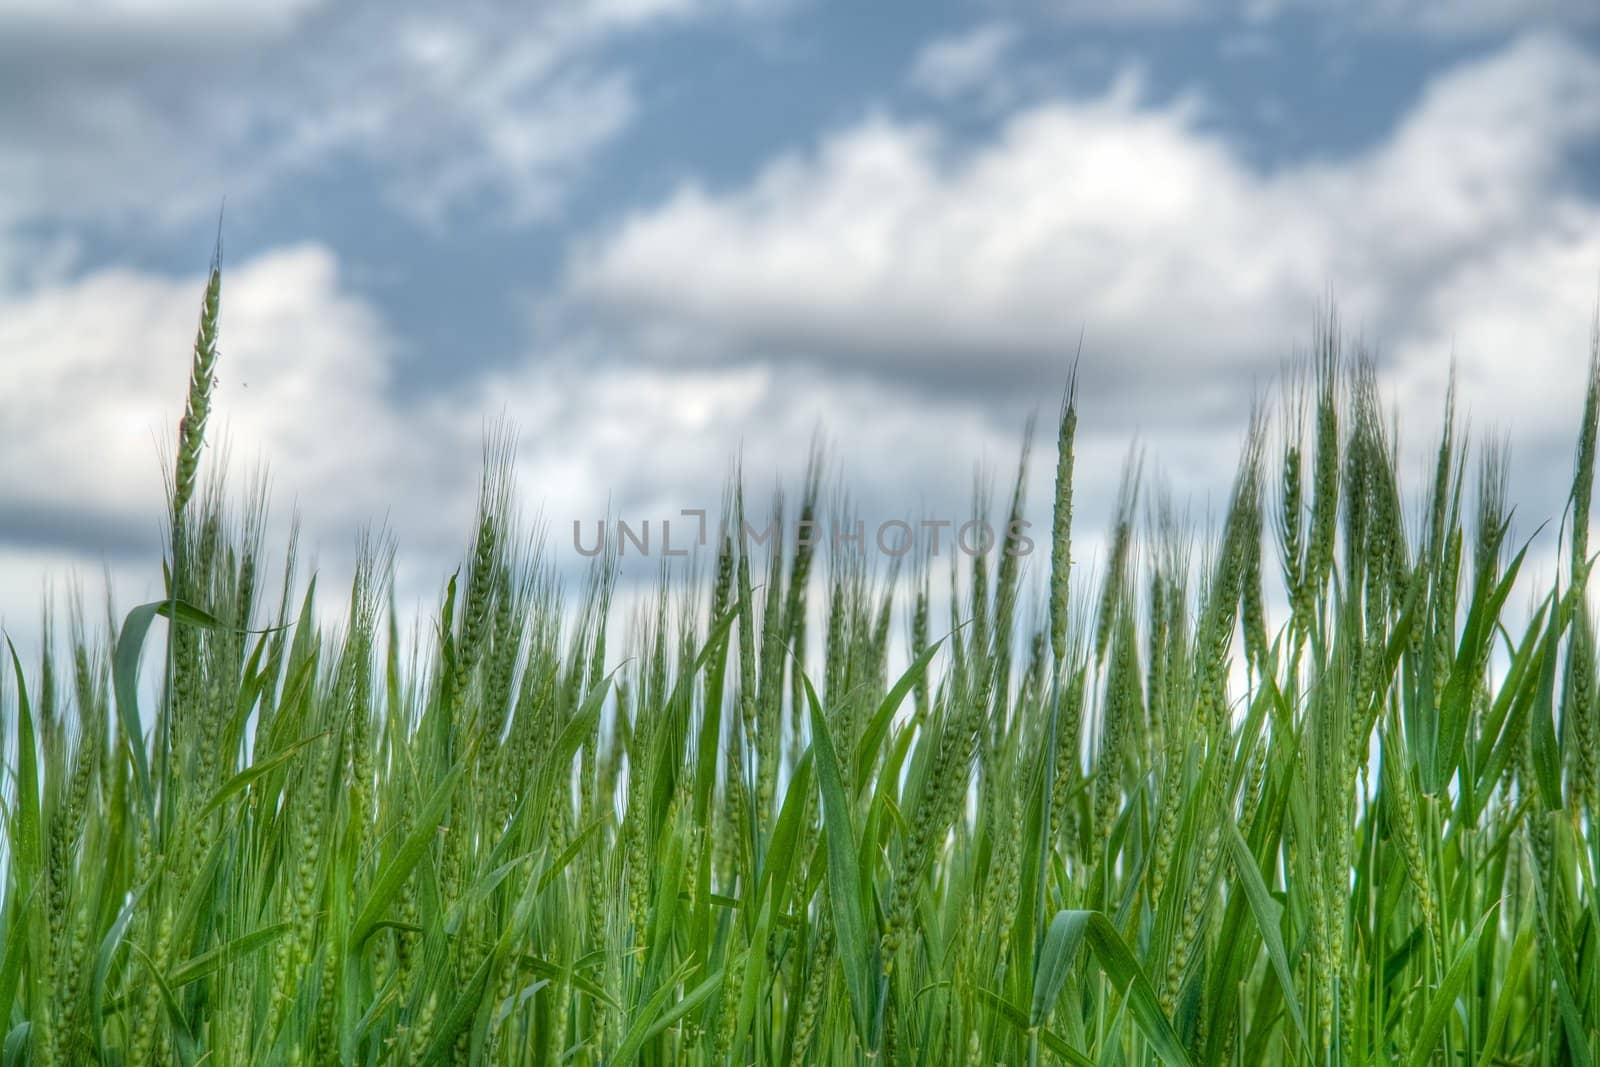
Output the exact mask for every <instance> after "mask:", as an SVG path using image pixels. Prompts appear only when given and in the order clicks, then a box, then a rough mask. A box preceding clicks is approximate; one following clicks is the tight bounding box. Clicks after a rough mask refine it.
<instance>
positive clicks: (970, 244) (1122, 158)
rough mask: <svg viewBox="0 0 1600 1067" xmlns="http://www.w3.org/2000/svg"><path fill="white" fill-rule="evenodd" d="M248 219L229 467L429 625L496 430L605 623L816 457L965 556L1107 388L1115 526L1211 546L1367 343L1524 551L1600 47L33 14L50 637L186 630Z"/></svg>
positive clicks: (1338, 12)
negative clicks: (1443, 433)
mask: <svg viewBox="0 0 1600 1067" xmlns="http://www.w3.org/2000/svg"><path fill="white" fill-rule="evenodd" d="M1108 12H1114V14H1108ZM224 199H225V200H226V215H225V221H224V227H223V236H224V240H225V280H224V293H223V344H222V353H223V354H222V366H221V371H220V380H219V393H218V400H217V404H218V408H217V410H218V412H219V417H218V420H217V421H216V422H215V423H214V424H213V426H214V428H213V431H212V434H211V437H212V440H213V441H214V442H218V443H220V442H223V441H225V442H226V443H227V444H228V446H229V449H230V452H231V456H232V460H233V462H234V464H235V465H236V467H237V468H238V469H240V470H248V469H250V468H251V467H253V466H254V465H255V464H256V463H258V462H261V463H264V464H266V466H267V467H268V469H269V471H270V474H271V478H272V501H273V507H274V515H275V516H277V518H276V520H275V521H276V522H278V523H279V524H280V526H279V528H280V529H281V524H282V523H284V522H286V521H287V516H288V514H289V512H290V511H291V509H293V508H298V509H299V512H300V514H301V518H302V524H303V529H304V533H305V537H306V541H307V542H308V548H309V549H311V550H314V551H315V552H316V554H317V556H318V558H319V560H321V561H322V562H323V563H324V565H325V566H326V567H327V568H329V569H333V570H338V569H339V568H340V567H341V566H344V565H346V564H347V562H348V558H349V555H350V551H351V549H352V547H353V546H354V544H355V542H356V537H357V533H358V531H359V529H360V528H361V527H362V525H363V524H367V523H382V524H386V526H387V528H388V529H389V530H391V531H392V532H393V534H394V535H395V538H396V540H397V541H398V543H399V548H400V560H401V571H400V577H401V588H402V593H403V595H404V596H407V597H411V598H421V597H426V596H428V595H431V593H432V591H433V590H434V589H436V588H437V583H438V582H439V580H440V579H441V577H442V575H443V574H444V573H445V571H446V570H447V566H448V562H449V561H450V560H451V559H452V558H453V557H454V556H455V554H456V553H458V552H459V551H460V549H461V547H462V546H463V544H464V542H465V539H466V535H467V532H468V529H469V526H470V521H471V511H472V497H473V494H474V492H475V489H476V471H477V467H478V459H479V453H480V446H481V440H482V435H483V432H484V428H485V426H486V425H487V424H489V423H490V422H491V421H492V420H493V419H495V418H496V417H497V416H499V415H501V414H504V415H505V416H507V417H508V418H509V419H510V420H511V421H512V422H513V423H514V424H515V425H516V427H517V428H518V430H519V431H520V452H519V454H520V466H519V471H520V480H521V484H522V497H523V502H524V504H525V506H526V508H527V510H528V511H529V512H530V513H533V512H538V513H541V514H542V515H543V516H544V518H545V520H546V521H547V522H548V523H549V525H550V528H551V538H550V540H551V543H552V546H553V550H554V551H555V553H556V555H557V557H558V559H559V560H560V561H561V562H562V563H563V565H564V566H568V567H569V569H571V570H573V571H574V572H576V570H577V569H578V566H579V564H580V563H581V562H582V561H581V560H580V559H579V558H578V557H577V554H576V553H575V552H574V551H573V549H572V545H571V537H570V527H571V522H572V520H573V519H576V518H583V519H592V518H596V517H599V516H600V515H601V514H603V513H605V512H606V511H607V509H608V508H609V509H610V511H611V513H612V514H613V515H616V516H623V517H628V518H632V519H635V520H640V519H646V518H657V517H660V516H670V515H672V514H674V513H675V512H676V511H677V510H678V509H680V508H694V507H708V508H711V509H712V510H713V511H714V510H715V508H716V506H717V504H718V500H719V498H720V488H721V485H722V481H723V478H724V476H725V474H726V472H727V470H728V468H729V464H730V460H731V459H732V457H733V456H734V455H735V454H736V453H738V452H739V451H740V450H741V449H742V453H743V457H744V467H745V470H746V472H747V475H748V476H749V477H750V479H751V481H752V482H753V483H754V484H755V485H757V486H765V485H770V484H771V483H772V482H773V481H775V480H776V479H778V478H780V477H783V478H786V479H788V481H789V482H790V484H791V485H792V484H793V481H794V478H795V476H796V474H797V472H798V471H799V469H800V468H801V466H802V465H803V462H804V458H805V453H806V450H807V446H808V443H809V441H810V439H811V437H812V434H813V432H814V431H815V430H817V429H818V428H819V427H820V428H821V430H822V431H823V433H824V434H825V436H826V439H827V441H828V442H829V444H830V456H831V457H832V459H833V461H834V463H835V464H836V465H837V466H838V467H839V468H841V469H842V473H843V478H844V481H845V482H846V483H847V484H848V485H849V486H850V487H851V489H852V493H853V499H854V500H855V501H856V502H857V503H858V505H859V506H860V507H861V509H862V510H863V512H865V513H867V514H869V515H873V516H895V515H905V514H935V513H941V512H944V511H949V510H954V509H958V508H959V507H960V505H961V504H962V503H963V502H964V501H965V499H966V498H967V496H968V494H969V491H970V486H971V481H972V476H973V471H974V468H975V465H977V464H980V463H981V464H987V465H988V466H989V467H990V468H992V469H994V470H996V471H997V472H999V476H1000V478H1001V480H1002V481H1003V480H1004V478H1005V477H1006V472H1007V470H1008V469H1009V468H1010V467H1011V466H1012V465H1013V464H1014V462H1015V456H1016V453H1017V449H1018V446H1019V444H1020V434H1021V428H1022V425H1023V422H1024V420H1025V419H1026V417H1027V415H1028V414H1029V413H1030V412H1033V411H1037V412H1039V413H1040V414H1041V416H1042V417H1043V421H1044V422H1045V423H1048V422H1049V421H1050V420H1051V419H1052V418H1053V417H1054V415H1055V412H1056V406H1057V403H1058V401H1059V397H1060V392H1061V389H1062V385H1063V383H1064V381H1065V377H1066V373H1067V370H1068V367H1069V366H1070V364H1071V361H1072V356H1073V353H1074V351H1075V350H1076V349H1077V346H1078V343H1079V339H1080V337H1081V338H1082V362H1081V369H1080V376H1079V377H1080V397H1081V401H1082V410H1083V415H1082V431H1081V432H1082V441H1083V447H1082V450H1081V454H1080V455H1081V458H1080V477H1081V481H1082V499H1083V500H1084V501H1085V502H1086V503H1085V506H1084V509H1083V512H1082V513H1083V515H1084V522H1085V524H1086V526H1089V527H1093V528H1098V527H1099V526H1100V525H1103V522H1104V519H1105V514H1104V505H1105V502H1106V501H1107V500H1108V499H1109V497H1110V495H1111V494H1112V492H1113V490H1114V486H1115V481H1116V478H1117V473H1118V469H1119V467H1120V465H1121V458H1122V456H1123V454H1124V453H1125V451H1126V450H1127V448H1128V447H1129V444H1130V442H1132V441H1134V440H1136V439H1137V440H1138V441H1140V442H1142V443H1143V444H1144V445H1145V446H1146V447H1147V449H1148V451H1149V454H1150V455H1151V457H1152V461H1153V463H1154V464H1155V465H1157V466H1158V467H1159V469H1160V470H1161V472H1162V473H1163V476H1164V477H1165V479H1166V480H1167V482H1168V483H1169V484H1170V485H1171V486H1172V487H1173V489H1174V491H1175V492H1176V493H1177V495H1178V496H1179V497H1180V499H1183V500H1186V501H1188V502H1189V503H1190V505H1191V507H1192V509H1193V510H1194V512H1195V513H1196V514H1200V515H1203V514H1204V513H1205V511H1206V509H1207V507H1208V506H1211V507H1215V506H1216V505H1217V504H1218V503H1219V502H1220V498H1221V494H1222V492H1223V490H1224V488H1225V485H1226V482H1227V480H1228V477H1229V474H1230V472H1231V464H1232V462H1233V456H1234V452H1235V449H1236V447H1237V445H1238V443H1239V440H1240V438H1241V435H1242V430H1243V426H1244V418H1245V413H1246V411H1247V410H1248V408H1249V406H1250V404H1251V402H1252V399H1253V398H1256V397H1261V396H1267V397H1273V396H1276V395H1277V388H1276V386H1275V384H1274V382H1275V381H1276V378H1277V376H1278V374H1279V371H1280V368H1281V367H1282V366H1283V364H1284V362H1285V361H1286V360H1288V359H1291V358H1292V357H1293V356H1294V355H1295V353H1296V352H1297V351H1303V350H1304V348H1305V347H1306V345H1307V343H1308V341H1309V340H1310V335H1311V327H1312V323H1313V321H1314V319H1315V316H1316V314H1317V311H1318V309H1319V307H1320V306H1322V305H1323V304H1324V303H1325V302H1326V301H1327V300H1328V299H1329V298H1330V297H1332V298H1333V299H1335V300H1336V301H1337V303H1338V306H1339V309H1340V312H1341V316H1342V318H1343V321H1344V323H1345V326H1346V331H1347V333H1348V334H1350V335H1352V336H1354V335H1357V334H1359V335H1360V336H1361V337H1363V338H1364V339H1365V340H1366V342H1367V343H1368V344H1369V345H1370V346H1371V347H1372V348H1373V350H1374V351H1375V352H1376V353H1377V356H1378V359H1379V361H1380V367H1381V372H1382V373H1381V380H1382V383H1383V389H1384V392H1385V396H1386V397H1387V398H1388V399H1389V400H1390V401H1391V402H1392V403H1393V404H1394V405H1395V409H1396V411H1397V412H1398V413H1399V418H1400V426H1401V435H1402V444H1403V445H1404V446H1405V447H1406V448H1407V449H1408V454H1415V455H1420V454H1421V453H1422V451H1424V450H1425V449H1426V447H1427V445H1428V444H1429V440H1428V439H1429V437H1430V436H1431V434H1432V433H1433V427H1434V426H1435V425H1436V421H1437V411H1438V407H1439V399H1440V397H1441V395H1442V387H1443V383H1444V381H1445V380H1446V377H1447V375H1448V373H1449V367H1450V365H1451V361H1452V359H1454V361H1455V364H1456V367H1457V372H1458V376H1459V380H1460V393H1461V397H1462V401H1463V407H1464V409H1465V410H1466V411H1467V412H1468V413H1469V414H1470V417H1471V420H1472V424H1473V428H1474V432H1475V433H1477V434H1479V435H1480V436H1481V435H1487V434H1491V433H1501V434H1504V435H1505V436H1506V437H1507V438H1508V439H1509V440H1510V442H1511V445H1512V455H1513V468H1512V469H1513V475H1514V477H1515V478H1516V487H1515V489H1514V493H1513V495H1514V497H1515V498H1516V500H1517V501H1518V504H1519V508H1520V509H1521V510H1520V511H1519V514H1520V515H1522V516H1523V519H1522V522H1521V525H1522V527H1523V528H1525V529H1526V530H1527V531H1528V532H1531V530H1532V528H1533V527H1534V526H1535V525H1536V524H1537V520H1539V519H1542V518H1545V517H1549V516H1552V515H1554V514H1556V513H1558V512H1559V510H1560V506H1561V496H1562V487H1563V483H1564V481H1565V479H1566V478H1568V477H1569V474H1568V472H1569V469H1570V455H1571V446H1572V441H1573V436H1574V429H1575V425H1576V415H1577V411H1578V407H1579V404H1580V403H1581V396H1580V394H1581V388H1582V383H1583V375H1584V367H1585V363H1586V357H1587V352H1588V346H1589V333H1590V329H1591V324H1592V322H1593V316H1594V313H1595V308H1596V304H1597V299H1600V7H1597V6H1596V5H1595V4H1594V3H1593V0H1354V2H1339V3H1334V2H1331V0H1239V2H1224V0H1120V2H1119V3H1117V4H1115V5H1111V4H1099V3H1094V2H1091V0H917V2H915V3H910V2H906V3H889V2H874V3H870V4H866V3H860V2H848V0H559V2H551V0H541V2H533V3H518V4H509V3H500V2H489V0H469V2H465V3H457V4H453V5H450V6H449V7H448V13H446V9H445V8H441V7H439V6H438V5H434V4H421V3H405V2H402V3H395V2H392V0H391V2H384V3H376V2H373V3H366V2H359V0H358V2H348V3H344V2H338V0H236V2H231V3H223V4H217V3H213V2H210V0H0V617H3V618H4V619H5V621H6V625H7V626H8V628H10V629H12V630H13V631H15V632H21V633H27V632H28V630H29V628H30V627H31V626H33V625H35V622H34V620H35V618H36V616H37V613H38V604H39V602H40V596H41V593H42V592H43V590H44V589H45V588H46V583H47V582H53V583H55V584H56V585H57V586H59V585H60V583H62V582H64V581H66V580H68V579H69V578H70V577H71V576H72V575H74V574H76V575H78V576H80V577H83V578H85V579H86V580H87V581H88V582H89V584H90V586H91V588H93V587H94V586H95V585H96V583H97V582H98V576H99V575H100V574H101V572H102V571H104V570H106V569H109V570H110V572H111V573H112V575H113V576H114V579H115V582H116V584H117V587H118V595H119V598H123V599H125V603H124V606H126V604H127V603H131V602H133V601H134V600H136V599H138V598H141V597H146V596H154V595H157V594H158V593H159V590H160V584H159V583H160V569H159V545H160V534H161V512H162V490H161V485H162V476H161V467H160V461H161V457H162V456H163V455H165V454H169V453H170V451H171V443H170V440H169V439H170V438H171V437H172V436H173V434H174V433H175V426H176V420H177V416H178V414H179V411H180V404H181V401H182V395H183V388H184V380H185V375H186V373H187V364H188V358H189V345H190V344H191V342H192V337H193V332H194V327H195V321H196V314H197V309H198V301H199V296H200V292H201V287H202V284H203V274H204V269H205V267H206V264H207V261H208V259H209V257H210V254H211V249H212V240H213V237H214V234H215V230H216V225H217V216H218V211H219V207H220V206H221V205H222V204H223V201H224ZM1040 444H1041V445H1046V444H1047V442H1046V439H1045V435H1044V433H1042V432H1041V435H1040ZM1405 473H1408V474H1415V473H1416V472H1415V471H1407V472H1405ZM1040 481H1041V488H1040V492H1039V494H1038V501H1039V503H1038V504H1036V506H1037V507H1042V506H1043V504H1042V500H1043V487H1042V479H1040ZM1085 543H1086V544H1092V541H1086V542H1085ZM1085 551H1091V550H1090V549H1086V550H1085Z"/></svg>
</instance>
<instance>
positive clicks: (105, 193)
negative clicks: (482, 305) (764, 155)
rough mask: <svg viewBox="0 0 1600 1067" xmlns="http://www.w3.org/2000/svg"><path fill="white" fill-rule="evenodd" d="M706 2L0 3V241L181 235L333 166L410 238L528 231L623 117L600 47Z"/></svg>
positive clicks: (619, 73)
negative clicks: (365, 190)
mask: <svg viewBox="0 0 1600 1067" xmlns="http://www.w3.org/2000/svg"><path fill="white" fill-rule="evenodd" d="M722 2H723V0H585V2H583V3H570V4H569V3H537V4H532V5H518V6H516V7H515V8H511V7H506V6H505V5H500V4H497V3H491V2H486V0H485V2H471V3H464V4H458V5H456V6H454V7H452V9H451V12H450V16H449V18H448V19H446V18H443V17H440V16H437V15H436V14H434V13H433V12H432V9H430V8H428V7H426V6H424V5H421V4H383V5H376V4H356V3H352V4H341V5H322V4H316V3H315V2H314V0H302V2H296V3H290V4H283V5H274V4H267V3H251V4H247V5H243V6H235V5H211V6H208V7H206V12H199V11H198V8H199V7H201V6H205V5H197V4H196V3H195V2H194V0H107V2H106V3H102V4H96V5H80V6H77V7H72V8H66V9H61V8H58V7H54V6H46V5H41V4H37V3H33V2H31V0H30V2H29V3H27V4H25V5H24V6H21V7H18V6H15V5H12V6H6V5H0V98H4V99H5V100H6V101H7V106H6V107H4V108H0V140H4V142H5V143H6V144H7V152H6V153H5V154H4V156H3V158H0V226H5V225H7V224H13V225H14V224H16V223H17V222H19V221H21V220H32V219H46V220H71V221H73V222H83V221H86V220H95V221H103V220H108V219H109V220H113V221H125V220H128V219H131V218H135V217H137V218H139V219H140V220H141V222H143V221H146V220H148V219H149V218H150V217H152V215H154V217H156V218H157V219H161V218H166V219H189V218H193V217H195V216H196V215H197V214H200V215H204V214H209V213H211V212H213V211H215V209H216V204H217V203H218V202H219V200H220V199H221V197H222V195H223V194H224V193H226V194H227V195H228V196H229V197H230V198H232V199H234V200H235V201H236V202H237V201H238V200H241V199H244V200H248V199H249V198H250V197H252V196H254V195H256V194H257V193H260V192H262V191H265V190H268V189H271V188H274V187H275V185H276V184H277V183H278V182H279V181H281V180H282V179H284V178H285V177H286V176H289V175H295V174H302V173H305V172H308V171H313V170H318V169H322V168H327V167H328V166H330V164H334V163H337V162H339V161H341V160H343V159H349V158H354V159H356V160H358V161H363V162H369V163H373V164H376V165H377V170H378V179H377V180H378V181H379V183H380V185H381V187H382V189H383V191H384V192H385V193H386V194H387V196H388V197H389V199H390V200H391V201H392V202H393V203H394V204H395V205H396V206H397V207H398V208H400V209H401V210H402V211H403V212H406V213H410V214H413V215H415V216H416V217H418V218H419V219H422V220H424V221H432V222H437V221H440V220H441V219H442V218H444V217H446V216H453V215H456V214H459V213H460V212H461V211H462V210H464V209H470V208H482V207H487V208H488V209H489V210H490V211H491V212H495V213H498V214H499V215H500V216H501V217H502V218H505V219H508V220H510V221H514V222H526V221H529V220H533V219H537V218H541V217H544V216H546V215H548V214H549V213H550V212H551V211H553V210H554V209H555V208H556V207H557V206H558V205H559V203H560V200H561V198H562V195H563V193H564V192H565V190H566V188H567V187H568V184H569V183H570V181H571V180H572V179H573V177H574V176H575V175H576V174H578V173H580V172H581V170H582V168H583V166H584V165H585V164H587V163H588V162H589V161H590V160H591V159H592V157H593V155H594V154H595V153H596V152H597V151H598V150H599V149H600V148H601V147H603V146H604V145H605V144H607V143H609V142H610V141H611V140H612V139H614V138H615V137H616V136H618V135H619V134H620V133H621V132H622V131H623V130H624V129H626V128H627V126H628V125H629V123H630V122H631V120H632V118H633V116H634V112H635V110H636V106H637V105H636V101H635V91H634V88H633V85H632V82H631V80H630V79H629V77H628V75H627V72H626V71H624V70H622V69H619V68H616V67H615V66H613V65H611V64H609V63H608V62H606V61H605V59H604V58H603V55H602V53H603V51H604V49H605V47H606V46H607V45H608V44H610V43H612V42H614V41H615V40H617V39H618V38H620V37H623V36H626V35H628V34H630V33H635V32H639V31H641V30H644V29H647V28H649V27H652V26H657V25H661V24H663V23H667V22H670V21H673V20H682V19H685V18H690V17H701V16H702V15H704V14H706V13H708V12H709V11H710V10H712V9H714V8H717V7H719V5H720V4H721V3H722ZM727 2H730V3H731V2H734V0H727ZM91 6H92V10H91ZM192 9H193V10H192ZM375 41H382V42H384V43H383V46H382V47H373V42H375ZM108 174H114V175H116V176H117V180H115V181H107V180H106V175H108Z"/></svg>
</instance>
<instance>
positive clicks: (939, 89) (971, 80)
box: [910, 22, 1017, 97]
mask: <svg viewBox="0 0 1600 1067" xmlns="http://www.w3.org/2000/svg"><path fill="white" fill-rule="evenodd" d="M1016 40H1017V29H1016V27H1015V26H1013V25H1011V24H1009V23H1004V22H989V23H984V24H983V25H981V26H977V27H975V28H973V29H971V30H969V31H967V32H966V33H961V34H956V35H954V36H950V37H941V38H939V39H937V40H935V41H932V42H930V43H929V44H927V45H926V46H924V47H923V49H922V50H921V51H920V52H918V53H917V58H916V60H915V62H913V64H912V66H911V76H910V81H911V84H912V85H913V86H914V87H915V88H918V89H920V90H922V91H923V92H926V93H929V94H931V95H933V96H937V97H948V96H956V95H959V94H961V93H968V92H972V91H973V90H977V89H982V88H984V87H985V86H986V85H990V84H992V83H993V82H994V81H995V80H996V78H997V77H998V76H999V75H1000V74H1001V67H1002V64H1003V63H1004V61H1005V59H1006V55H1007V53H1008V52H1009V51H1010V50H1011V46H1012V45H1013V44H1015V43H1016Z"/></svg>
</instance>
